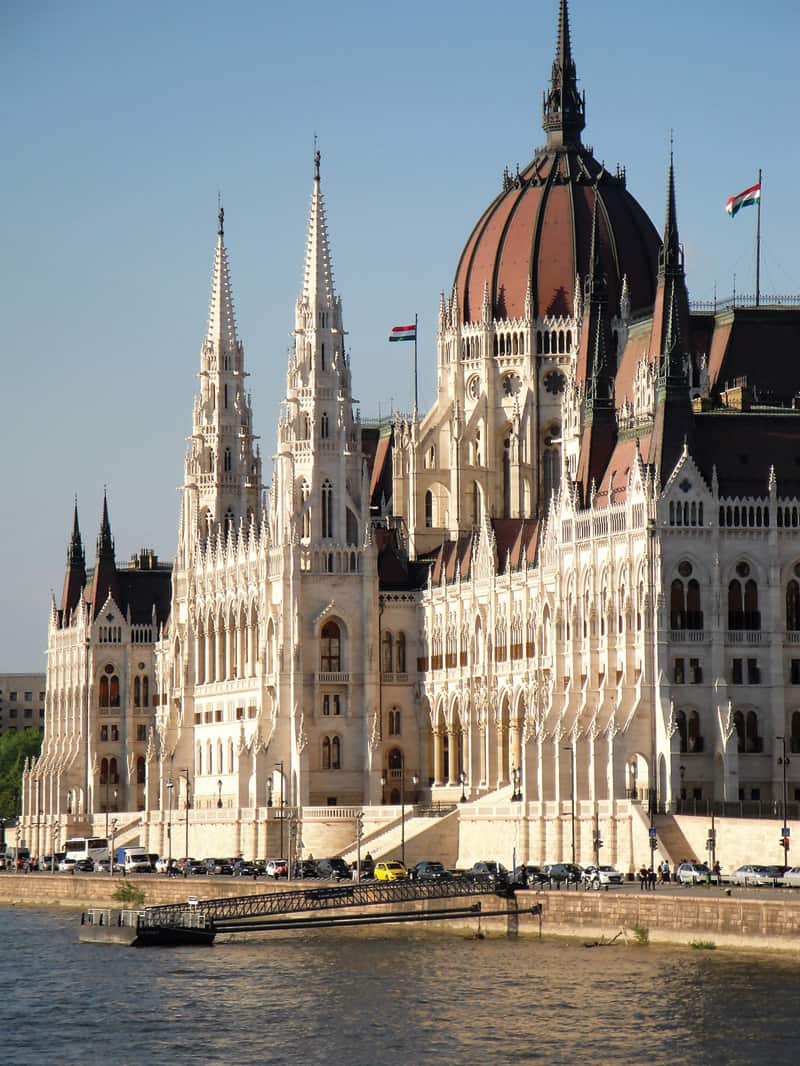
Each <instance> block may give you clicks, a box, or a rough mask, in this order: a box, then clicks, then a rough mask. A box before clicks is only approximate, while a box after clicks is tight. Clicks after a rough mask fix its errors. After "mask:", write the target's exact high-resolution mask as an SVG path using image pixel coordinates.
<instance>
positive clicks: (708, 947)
mask: <svg viewBox="0 0 800 1066" xmlns="http://www.w3.org/2000/svg"><path fill="white" fill-rule="evenodd" d="M716 946H717V945H716V944H715V943H714V941H713V940H690V941H689V947H690V948H694V949H695V950H696V951H713V950H714V948H716Z"/></svg>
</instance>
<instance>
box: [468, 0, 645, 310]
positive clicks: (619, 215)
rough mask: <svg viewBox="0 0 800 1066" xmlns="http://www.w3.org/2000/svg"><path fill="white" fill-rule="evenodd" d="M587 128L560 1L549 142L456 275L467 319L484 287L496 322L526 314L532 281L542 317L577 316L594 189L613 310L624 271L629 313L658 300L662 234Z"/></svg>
mask: <svg viewBox="0 0 800 1066" xmlns="http://www.w3.org/2000/svg"><path fill="white" fill-rule="evenodd" d="M584 125H585V99H584V97H583V96H582V95H581V94H580V93H579V92H578V90H577V76H576V73H575V63H574V61H573V59H572V51H571V45H570V37H569V19H568V13H567V3H566V0H561V3H560V14H559V26H558V43H557V46H556V56H555V61H554V63H553V72H552V84H551V87H550V89H549V90H548V92H547V93H546V94H545V101H544V116H543V126H544V129H545V132H546V133H547V141H548V143H547V146H546V147H545V148H543V149H542V150H541V151H540V152H539V153H538V154H537V156H536V158H535V159H534V160H533V162H532V163H530V164H529V166H528V167H527V168H526V169H525V170H524V171H522V172H521V173H519V174H517V175H516V177H514V178H512V177H510V176H509V175H508V174H506V175H505V177H504V181H503V185H504V188H503V191H502V192H501V194H500V195H499V196H498V197H497V199H496V200H495V201H494V203H492V204H490V206H489V207H488V208H487V210H486V211H485V212H484V213H483V215H482V216H481V218H480V220H479V222H478V224H477V225H476V226H475V229H474V230H473V231H472V235H471V236H470V238H469V240H468V242H467V245H466V247H465V249H464V251H463V253H462V255H461V259H460V261H459V264H458V269H457V271H456V279H455V288H456V293H457V295H458V302H459V308H460V310H461V314H462V319H463V321H464V322H475V321H477V320H478V319H479V318H480V317H481V310H482V306H483V295H484V287H485V285H486V284H488V286H489V295H490V299H491V301H492V311H493V315H494V317H495V318H498V319H509V318H522V317H523V316H524V314H525V295H526V292H527V290H528V285H529V284H530V287H531V294H532V297H533V301H532V311H533V316H534V317H535V318H536V317H543V316H544V315H572V314H573V299H574V290H575V275H576V274H580V275H581V278H585V277H586V275H587V273H588V270H589V255H590V248H591V235H592V210H593V206H594V197H595V189H596V190H597V216H598V250H599V255H600V260H601V262H602V265H603V268H604V271H605V274H606V277H607V280H608V302H609V309H610V311H611V313H612V314H614V313H616V311H617V310H618V308H619V299H620V295H621V291H622V279H623V277H624V276H626V275H627V278H628V288H629V293H630V301H631V310H632V311H634V312H635V311H639V310H642V309H644V308H647V307H650V306H652V304H653V301H654V299H655V281H656V272H657V269H658V250H659V247H660V241H659V237H658V234H657V232H656V230H655V227H654V226H653V223H652V222H651V221H650V219H649V218H648V217H647V215H646V214H645V212H644V210H643V209H642V208H641V206H640V205H639V204H638V203H637V202H636V200H635V199H634V198H633V197H632V196H631V194H630V193H629V192H628V191H627V189H626V187H625V175H624V173H621V174H616V175H615V174H610V173H608V172H607V171H606V170H605V168H604V167H603V166H602V165H601V164H600V163H598V162H597V160H596V159H595V158H594V157H593V156H592V154H591V152H590V151H589V150H588V149H587V148H586V147H584V146H583V144H582V143H581V131H582V130H583V128H584Z"/></svg>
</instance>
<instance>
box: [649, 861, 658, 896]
mask: <svg viewBox="0 0 800 1066" xmlns="http://www.w3.org/2000/svg"><path fill="white" fill-rule="evenodd" d="M647 880H648V882H649V885H650V891H651V892H655V890H656V884H657V883H658V878H657V877H656V872H655V870H654V869H653V867H652V866H651V867H650V869H649V870H648V871H647Z"/></svg>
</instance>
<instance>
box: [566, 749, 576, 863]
mask: <svg viewBox="0 0 800 1066" xmlns="http://www.w3.org/2000/svg"><path fill="white" fill-rule="evenodd" d="M564 751H568V752H569V794H570V822H571V825H572V865H573V866H574V865H575V749H574V747H573V746H572V745H571V744H568V745H567V746H566V747H565V748H564Z"/></svg>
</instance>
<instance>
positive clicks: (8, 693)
mask: <svg viewBox="0 0 800 1066" xmlns="http://www.w3.org/2000/svg"><path fill="white" fill-rule="evenodd" d="M44 705H45V675H44V674H0V734H3V733H11V732H14V731H15V730H17V729H44Z"/></svg>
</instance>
